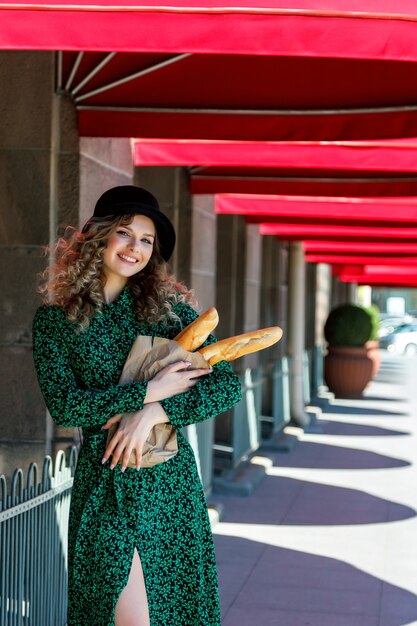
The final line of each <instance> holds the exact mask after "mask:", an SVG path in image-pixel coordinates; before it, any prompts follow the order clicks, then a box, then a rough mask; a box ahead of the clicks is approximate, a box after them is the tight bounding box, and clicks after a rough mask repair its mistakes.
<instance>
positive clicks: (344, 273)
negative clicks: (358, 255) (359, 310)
mask: <svg viewBox="0 0 417 626" xmlns="http://www.w3.org/2000/svg"><path fill="white" fill-rule="evenodd" d="M333 272H334V273H335V274H336V275H337V276H338V278H339V280H341V281H343V282H354V283H358V284H362V285H363V284H367V285H374V286H380V287H385V286H394V287H399V286H402V287H417V268H416V267H415V266H411V267H409V266H397V267H395V268H393V267H392V266H390V265H363V266H358V265H353V266H351V265H340V266H336V267H334V269H333Z"/></svg>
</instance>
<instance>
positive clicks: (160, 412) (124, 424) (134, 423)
mask: <svg viewBox="0 0 417 626" xmlns="http://www.w3.org/2000/svg"><path fill="white" fill-rule="evenodd" d="M168 421H169V420H168V416H167V414H166V413H165V411H164V409H163V408H162V407H161V405H160V404H158V403H153V404H148V405H146V406H145V407H144V408H143V409H142V410H141V411H135V412H134V413H124V414H119V415H114V416H113V417H111V418H110V419H108V420H107V422H106V423H105V425H104V426H103V430H107V429H109V428H110V427H111V426H113V424H117V423H119V422H120V423H119V427H118V429H117V431H116V432H115V434H114V435H113V437H112V438H111V440H110V441H109V443H108V445H107V448H106V451H105V452H104V456H103V459H102V463H105V462H106V461H107V459H108V458H109V456H110V455H113V457H112V464H111V466H110V469H114V467H115V466H116V465H117V463H118V462H119V459H120V457H121V458H122V472H124V471H125V469H126V467H127V465H128V463H129V458H130V455H131V453H132V451H133V450H135V453H136V469H140V466H141V462H142V450H143V446H144V445H145V442H146V440H147V438H148V436H149V433H150V431H151V429H152V428H153V426H155V424H163V423H164V422H168Z"/></svg>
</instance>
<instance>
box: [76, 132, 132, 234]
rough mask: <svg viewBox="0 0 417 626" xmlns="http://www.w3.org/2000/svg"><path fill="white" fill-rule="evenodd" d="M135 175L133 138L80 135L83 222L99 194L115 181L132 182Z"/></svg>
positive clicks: (80, 221)
mask: <svg viewBox="0 0 417 626" xmlns="http://www.w3.org/2000/svg"><path fill="white" fill-rule="evenodd" d="M133 177H134V167H133V157H132V147H131V142H130V139H114V138H110V139H108V138H95V137H94V138H93V137H82V138H81V139H80V211H79V223H80V226H82V225H83V224H84V223H85V222H86V221H87V220H88V218H89V217H90V216H91V215H92V214H93V210H94V205H95V203H96V201H97V199H98V198H99V196H100V195H101V194H102V193H103V192H104V191H106V189H109V188H110V187H115V186H116V185H132V184H133Z"/></svg>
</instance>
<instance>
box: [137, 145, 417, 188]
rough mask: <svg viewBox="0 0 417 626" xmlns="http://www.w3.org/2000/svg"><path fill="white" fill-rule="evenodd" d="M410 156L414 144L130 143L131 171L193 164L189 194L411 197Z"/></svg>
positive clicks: (414, 166) (414, 165)
mask: <svg viewBox="0 0 417 626" xmlns="http://www.w3.org/2000/svg"><path fill="white" fill-rule="evenodd" d="M416 152H417V139H397V140H368V141H335V142H330V141H294V142H276V141H263V142H260V141H224V140H223V141H221V140H218V141H213V140H184V139H144V138H141V139H136V140H135V142H134V160H135V165H136V166H137V167H141V166H159V165H161V166H181V165H185V166H194V167H192V169H191V190H192V192H193V193H233V192H240V193H252V194H259V193H264V194H265V193H266V194H279V193H281V194H296V195H302V194H303V191H305V195H328V196H338V195H340V196H345V195H346V196H355V195H356V196H361V195H364V196H372V195H374V196H378V195H380V196H384V195H388V196H395V195H398V196H400V195H415V194H416V193H417V177H416V176H415V173H416V172H417V159H416ZM266 164H267V166H268V167H265V165H266Z"/></svg>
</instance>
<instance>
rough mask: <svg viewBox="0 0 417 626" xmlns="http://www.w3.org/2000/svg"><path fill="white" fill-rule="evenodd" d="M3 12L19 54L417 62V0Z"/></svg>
mask: <svg viewBox="0 0 417 626" xmlns="http://www.w3.org/2000/svg"><path fill="white" fill-rule="evenodd" d="M0 13H1V17H0V46H1V47H2V48H7V49H14V50H16V49H26V50H27V49H35V50H86V51H87V50H94V51H109V50H114V51H120V52H122V51H125V52H132V51H136V52H167V53H176V52H178V51H181V52H188V53H193V54H195V53H206V54H207V53H222V54H225V53H226V54H257V55H282V56H283V55H285V56H311V57H313V56H314V57H325V58H329V57H334V58H337V57H339V58H345V57H346V54H347V52H348V53H349V56H350V57H351V58H357V59H382V58H384V59H391V60H396V61H398V60H402V61H405V60H409V61H415V60H417V41H416V37H415V22H416V20H417V8H416V5H415V2H413V0H402V2H401V3H398V2H397V1H396V0H373V1H371V0H368V2H367V3H366V8H365V7H364V4H363V2H360V0H338V1H337V2H336V1H333V2H329V1H326V0H299V1H298V2H297V3H296V7H294V8H292V7H289V6H288V2H286V1H284V0H261V1H260V0H252V1H248V0H227V1H222V0H209V1H205V2H204V1H202V0H175V1H173V0H170V1H168V2H165V3H164V4H163V5H161V3H159V2H157V1H156V0H148V1H147V2H146V3H140V2H137V1H134V0H122V1H119V2H115V1H114V0H101V1H100V2H91V1H89V0H75V1H74V0H73V1H71V0H49V1H46V2H39V1H32V2H30V1H29V2H24V1H23V0H14V1H13V2H1V3H0Z"/></svg>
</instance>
